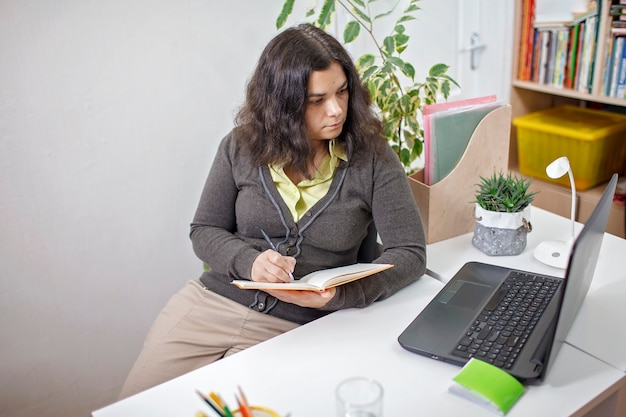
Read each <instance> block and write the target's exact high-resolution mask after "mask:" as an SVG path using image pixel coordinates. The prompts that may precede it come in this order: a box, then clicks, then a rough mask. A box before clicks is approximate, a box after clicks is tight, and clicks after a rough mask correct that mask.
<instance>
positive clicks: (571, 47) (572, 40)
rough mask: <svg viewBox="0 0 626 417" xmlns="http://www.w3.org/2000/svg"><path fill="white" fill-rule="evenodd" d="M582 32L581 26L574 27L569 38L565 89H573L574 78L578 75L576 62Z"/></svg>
mask: <svg viewBox="0 0 626 417" xmlns="http://www.w3.org/2000/svg"><path fill="white" fill-rule="evenodd" d="M579 32H580V24H575V25H572V27H571V28H570V33H569V37H568V44H567V58H566V59H567V62H566V64H565V80H564V81H563V86H564V87H565V88H572V83H573V80H574V76H575V74H576V61H577V59H578V54H577V52H578V49H577V46H578V34H579Z"/></svg>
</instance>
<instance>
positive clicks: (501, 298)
mask: <svg viewBox="0 0 626 417" xmlns="http://www.w3.org/2000/svg"><path fill="white" fill-rule="evenodd" d="M617 178H618V176H617V174H613V176H612V178H611V180H610V181H609V183H608V185H607V187H606V189H605V191H604V194H603V195H602V197H601V198H600V201H599V202H598V204H597V205H596V207H595V209H594V211H593V213H592V214H591V216H590V217H589V220H587V222H586V224H585V226H584V227H583V229H582V230H581V232H580V234H579V235H578V237H577V238H576V240H575V241H574V244H573V246H572V250H571V252H570V257H569V261H568V265H567V269H566V272H565V278H559V277H553V276H548V275H542V274H535V273H531V272H527V271H521V270H514V269H510V268H505V267H500V266H496V265H490V264H486V263H481V262H468V263H466V264H465V265H464V266H463V267H461V269H460V270H459V271H458V272H457V273H456V274H455V275H454V277H453V278H452V279H451V280H450V281H449V282H448V283H447V284H446V285H445V287H444V288H443V289H442V290H441V291H440V292H439V293H438V294H437V295H436V296H435V298H433V300H432V301H431V302H430V303H429V304H428V305H427V306H426V307H425V308H424V310H423V311H422V312H421V313H419V315H418V316H417V317H416V318H415V319H414V320H413V321H412V322H411V324H410V325H409V326H408V327H407V328H406V329H405V330H404V331H403V332H402V333H401V334H400V336H399V337H398V342H399V343H400V345H401V346H402V347H403V348H405V349H407V350H409V351H411V352H414V353H418V354H420V355H425V356H428V357H431V358H433V359H437V360H441V361H444V362H449V363H453V364H456V365H460V366H462V365H464V364H465V363H466V362H467V361H468V360H469V359H470V358H471V357H476V358H477V359H480V360H483V361H486V362H489V363H492V364H494V365H496V366H498V367H499V368H501V369H503V370H505V371H506V372H508V373H509V374H511V375H513V376H514V377H516V378H517V379H519V380H520V381H522V382H527V383H533V382H539V381H541V380H543V379H544V378H545V375H546V374H547V372H548V370H549V367H550V365H551V364H552V363H553V362H554V359H555V357H556V355H557V354H558V352H559V349H560V348H561V346H562V344H563V342H564V340H565V337H566V336H567V333H568V332H569V329H570V328H571V326H572V323H573V322H574V319H575V318H576V315H577V314H578V310H579V309H580V306H581V304H582V302H583V300H584V298H585V295H586V294H587V291H588V290H589V286H590V285H591V279H592V277H593V273H594V270H595V267H596V264H597V261H598V255H599V252H600V247H601V245H602V239H603V237H604V231H605V229H606V224H607V221H608V216H609V211H610V209H611V205H612V201H613V195H614V193H615V187H616V185H617Z"/></svg>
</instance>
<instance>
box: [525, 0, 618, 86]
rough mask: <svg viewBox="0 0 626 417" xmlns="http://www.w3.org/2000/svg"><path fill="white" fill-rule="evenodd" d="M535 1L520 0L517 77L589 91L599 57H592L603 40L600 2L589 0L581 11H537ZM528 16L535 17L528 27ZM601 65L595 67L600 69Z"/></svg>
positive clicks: (537, 6) (529, 17)
mask: <svg viewBox="0 0 626 417" xmlns="http://www.w3.org/2000/svg"><path fill="white" fill-rule="evenodd" d="M536 1H537V0H533V1H531V0H523V1H522V6H521V7H522V8H521V12H522V19H521V21H520V25H521V26H520V28H519V30H520V50H519V68H518V79H519V80H521V81H532V82H536V83H539V84H544V85H549V86H553V87H557V88H569V89H574V90H578V91H581V92H586V93H589V92H591V87H592V84H593V73H594V67H595V66H596V65H595V62H596V58H600V59H601V57H596V56H595V55H596V50H597V49H598V47H597V44H598V42H600V41H602V42H604V41H605V37H602V40H600V39H599V37H600V35H599V33H598V30H599V23H600V18H599V13H600V10H601V8H600V5H599V3H596V2H590V3H589V5H588V8H587V9H586V10H584V11H581V12H573V11H572V12H567V11H565V10H564V11H563V12H561V13H555V12H554V11H553V10H550V12H548V10H547V9H545V8H542V9H541V10H539V5H538V4H534V3H535V2H536ZM625 1H626V0H625ZM606 13H608V12H606ZM529 19H534V20H532V22H531V28H530V29H529V28H528V25H529ZM623 23H624V24H625V25H626V20H624V21H623ZM604 64H605V61H602V62H600V63H598V64H597V66H598V67H602V70H603V69H604V66H603V65H604Z"/></svg>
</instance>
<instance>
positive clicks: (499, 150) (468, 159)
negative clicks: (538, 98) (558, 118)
mask: <svg viewBox="0 0 626 417" xmlns="http://www.w3.org/2000/svg"><path fill="white" fill-rule="evenodd" d="M510 135H511V106H510V105H506V106H503V107H499V108H497V109H495V110H493V111H491V112H489V113H488V114H487V115H486V116H485V117H484V118H483V119H482V120H481V121H480V123H479V124H478V126H476V129H475V130H474V133H473V134H472V137H471V138H470V140H469V143H468V145H467V148H466V149H465V153H464V154H463V156H462V157H461V160H460V161H459V163H458V164H457V166H456V167H455V168H454V169H453V170H452V172H450V173H449V174H448V175H447V176H446V177H444V178H443V179H441V180H440V181H439V182H437V183H435V184H433V185H426V184H424V183H423V182H421V181H419V180H418V178H419V177H420V176H419V173H418V174H414V175H412V176H409V177H408V178H409V184H410V186H411V191H413V197H414V198H415V201H416V202H417V205H418V207H419V209H420V214H421V216H422V222H423V223H424V230H425V232H426V242H427V243H434V242H438V241H440V240H444V239H448V238H451V237H454V236H458V235H462V234H465V233H468V232H471V231H473V230H474V217H473V214H474V204H473V202H474V200H475V193H476V184H478V182H479V181H480V177H481V176H482V177H489V176H491V175H493V173H494V172H500V171H502V172H505V173H506V172H508V162H509V138H510Z"/></svg>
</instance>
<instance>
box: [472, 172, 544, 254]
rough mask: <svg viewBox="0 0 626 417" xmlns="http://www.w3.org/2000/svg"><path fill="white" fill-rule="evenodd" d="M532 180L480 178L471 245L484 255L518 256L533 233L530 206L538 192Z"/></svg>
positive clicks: (504, 176)
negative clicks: (533, 189) (528, 235)
mask: <svg viewBox="0 0 626 417" xmlns="http://www.w3.org/2000/svg"><path fill="white" fill-rule="evenodd" d="M531 182H532V180H531V179H525V178H524V177H521V176H517V175H515V174H512V173H510V172H509V173H507V174H504V173H502V172H499V173H494V174H493V175H492V176H491V177H480V183H479V184H477V187H478V189H477V191H476V200H475V201H474V204H475V207H474V217H475V220H476V224H475V228H474V236H473V238H472V244H473V245H474V246H475V247H477V248H478V249H480V250H481V251H483V252H484V253H486V254H487V255H492V256H495V255H518V254H520V253H521V252H522V251H523V250H524V249H525V248H526V241H527V234H528V233H529V232H530V231H531V230H532V226H531V223H530V207H531V203H532V202H533V200H534V198H535V194H537V192H531V191H529V187H530V184H531Z"/></svg>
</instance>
